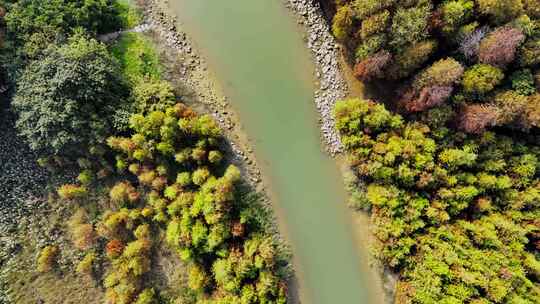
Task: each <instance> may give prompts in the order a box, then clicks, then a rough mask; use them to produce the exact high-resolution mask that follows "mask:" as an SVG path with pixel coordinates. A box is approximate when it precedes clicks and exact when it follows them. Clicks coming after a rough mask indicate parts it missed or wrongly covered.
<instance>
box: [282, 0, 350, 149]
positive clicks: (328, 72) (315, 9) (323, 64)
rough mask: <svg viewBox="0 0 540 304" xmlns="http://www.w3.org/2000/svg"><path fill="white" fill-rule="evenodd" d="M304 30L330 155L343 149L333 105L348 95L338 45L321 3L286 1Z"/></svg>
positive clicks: (322, 126) (316, 99)
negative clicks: (311, 56)
mask: <svg viewBox="0 0 540 304" xmlns="http://www.w3.org/2000/svg"><path fill="white" fill-rule="evenodd" d="M285 4H286V5H287V6H288V7H289V8H290V9H291V10H292V11H293V12H294V14H295V16H296V19H297V21H298V23H299V24H300V25H301V27H302V28H303V30H304V32H305V39H306V40H307V41H306V45H307V47H308V48H309V50H310V51H311V53H312V55H313V61H314V64H315V67H316V73H315V76H316V79H317V85H318V87H319V88H318V89H317V90H316V91H315V92H314V101H315V105H316V107H317V110H318V112H319V114H320V116H321V119H320V121H319V123H320V127H321V136H322V139H323V142H324V144H325V145H324V148H325V150H326V151H327V152H328V153H330V154H331V155H332V156H335V155H336V154H338V153H340V152H341V151H342V146H341V140H340V138H339V135H338V134H337V131H336V128H335V122H334V118H333V115H332V113H333V110H334V105H335V104H336V102H337V101H338V100H340V99H343V98H345V97H346V96H347V95H348V94H349V90H348V87H347V84H346V82H345V80H344V78H343V76H342V74H341V67H340V60H339V58H340V54H341V46H340V45H339V44H338V43H337V42H336V41H335V39H334V37H333V36H332V35H331V34H330V29H329V27H328V24H327V23H326V20H325V18H324V15H323V12H322V9H321V7H320V4H319V3H318V2H316V1H310V0H286V2H285Z"/></svg>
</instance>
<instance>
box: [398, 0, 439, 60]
mask: <svg viewBox="0 0 540 304" xmlns="http://www.w3.org/2000/svg"><path fill="white" fill-rule="evenodd" d="M430 9H431V6H430V5H427V4H426V5H419V6H415V7H412V8H402V7H398V9H397V11H396V13H395V15H394V18H393V19H392V26H391V29H390V33H391V37H390V42H389V44H390V46H392V48H393V49H394V50H396V51H398V52H399V51H401V50H403V49H405V47H406V46H407V45H410V44H414V43H417V42H420V41H423V40H425V39H426V38H427V37H428V17H429V15H430Z"/></svg>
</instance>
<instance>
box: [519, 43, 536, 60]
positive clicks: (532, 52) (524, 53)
mask: <svg viewBox="0 0 540 304" xmlns="http://www.w3.org/2000/svg"><path fill="white" fill-rule="evenodd" d="M519 63H520V65H521V66H531V65H537V64H539V63H540V39H528V40H527V41H526V42H525V43H524V44H523V46H522V47H521V49H520V50H519Z"/></svg>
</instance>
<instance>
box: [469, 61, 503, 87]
mask: <svg viewBox="0 0 540 304" xmlns="http://www.w3.org/2000/svg"><path fill="white" fill-rule="evenodd" d="M503 78H504V73H503V72H502V71H501V70H500V69H499V68H496V67H494V66H491V65H487V64H477V65H474V66H472V67H470V68H469V69H468V70H466V71H465V73H464V74H463V80H462V85H463V90H464V91H465V92H466V93H469V94H478V95H484V94H486V93H489V92H491V91H492V90H493V89H494V88H495V87H496V86H497V85H499V84H500V83H501V81H502V80H503Z"/></svg>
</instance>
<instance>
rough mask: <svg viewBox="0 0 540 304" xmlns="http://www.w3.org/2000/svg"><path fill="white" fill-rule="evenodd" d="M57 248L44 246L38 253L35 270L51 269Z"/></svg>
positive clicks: (46, 270)
mask: <svg viewBox="0 0 540 304" xmlns="http://www.w3.org/2000/svg"><path fill="white" fill-rule="evenodd" d="M58 253H59V250H58V247H56V246H46V247H44V248H43V249H42V250H41V252H40V253H39V257H38V260H37V271H39V272H49V271H51V270H52V269H53V267H54V263H55V262H56V258H57V256H58Z"/></svg>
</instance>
